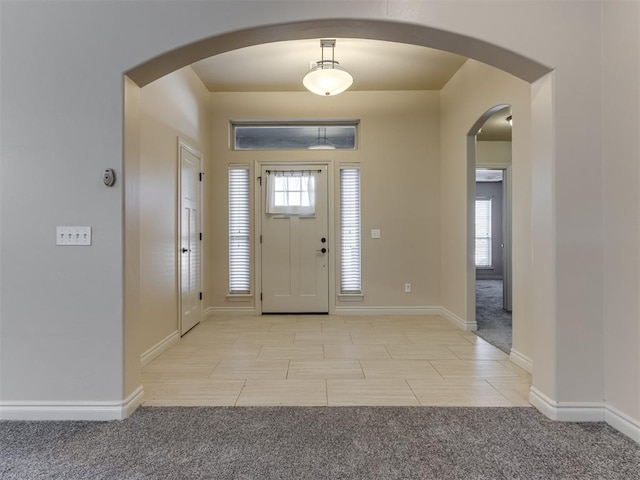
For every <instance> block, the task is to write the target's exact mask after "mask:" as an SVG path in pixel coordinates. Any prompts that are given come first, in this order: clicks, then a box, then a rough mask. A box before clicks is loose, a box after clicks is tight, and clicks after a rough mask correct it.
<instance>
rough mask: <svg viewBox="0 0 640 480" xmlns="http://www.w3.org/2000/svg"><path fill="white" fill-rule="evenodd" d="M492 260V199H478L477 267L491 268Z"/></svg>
mask: <svg viewBox="0 0 640 480" xmlns="http://www.w3.org/2000/svg"><path fill="white" fill-rule="evenodd" d="M491 265H492V260H491V199H490V198H478V199H476V267H479V268H490V267H491Z"/></svg>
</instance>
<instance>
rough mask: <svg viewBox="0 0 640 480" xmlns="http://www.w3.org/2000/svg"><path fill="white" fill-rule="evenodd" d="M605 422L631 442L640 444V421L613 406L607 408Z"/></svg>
mask: <svg viewBox="0 0 640 480" xmlns="http://www.w3.org/2000/svg"><path fill="white" fill-rule="evenodd" d="M604 421H605V422H607V423H608V424H609V425H611V426H612V427H613V428H615V429H616V430H618V431H619V432H621V433H623V434H625V435H626V436H627V437H629V438H630V439H631V440H633V441H635V442H637V443H640V421H638V420H635V419H633V418H631V417H630V416H629V415H626V414H624V413H622V412H621V411H620V410H618V409H617V408H614V407H611V406H607V407H606V409H605V412H604Z"/></svg>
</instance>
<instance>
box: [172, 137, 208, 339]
mask: <svg viewBox="0 0 640 480" xmlns="http://www.w3.org/2000/svg"><path fill="white" fill-rule="evenodd" d="M183 148H184V149H185V150H186V151H188V152H189V153H191V154H192V155H193V156H195V157H198V159H199V160H200V172H203V171H204V156H203V155H202V153H201V152H200V151H199V150H197V149H196V148H194V147H192V146H191V145H190V144H189V143H187V142H186V141H185V140H183V139H182V138H180V137H178V146H177V153H178V155H177V158H176V166H177V173H176V190H175V191H176V237H175V245H174V255H175V262H176V298H177V302H176V303H177V304H178V315H177V318H176V323H177V330H178V335H179V336H182V335H184V334H185V333H187V332H183V331H182V260H181V255H180V248H181V243H180V242H181V235H180V234H181V232H182V230H181V229H182V156H181V153H180V150H181V149H183ZM198 183H199V185H198V189H199V195H200V202H199V205H198V217H199V218H198V225H199V226H200V230H201V231H203V230H204V225H203V223H202V221H203V218H204V217H203V215H202V207H203V205H204V182H203V181H200V182H198ZM203 241H204V240H203ZM198 245H199V248H200V251H199V256H198V263H199V265H198V268H199V270H200V291H202V292H204V275H203V270H202V266H203V265H204V264H205V262H204V261H203V260H204V250H205V249H204V246H203V243H202V242H200V243H199V244H198ZM203 313H204V307H203V304H201V305H200V320H199V321H198V323H200V322H202V318H203ZM196 325H197V323H196ZM194 326H195V325H194Z"/></svg>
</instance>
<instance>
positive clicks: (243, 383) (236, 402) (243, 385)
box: [233, 378, 247, 407]
mask: <svg viewBox="0 0 640 480" xmlns="http://www.w3.org/2000/svg"><path fill="white" fill-rule="evenodd" d="M246 386H247V379H246V378H245V379H244V380H243V382H242V387H240V391H239V392H238V396H237V397H236V401H235V402H233V406H234V407H237V406H238V401H240V395H242V392H243V391H244V387H246Z"/></svg>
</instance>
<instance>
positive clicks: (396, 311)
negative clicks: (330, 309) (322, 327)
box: [335, 306, 441, 315]
mask: <svg viewBox="0 0 640 480" xmlns="http://www.w3.org/2000/svg"><path fill="white" fill-rule="evenodd" d="M440 312H441V309H440V307H361V306H353V307H352V306H348V307H346V306H343V307H336V308H335V314H336V315H440Z"/></svg>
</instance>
